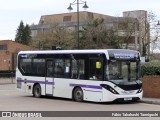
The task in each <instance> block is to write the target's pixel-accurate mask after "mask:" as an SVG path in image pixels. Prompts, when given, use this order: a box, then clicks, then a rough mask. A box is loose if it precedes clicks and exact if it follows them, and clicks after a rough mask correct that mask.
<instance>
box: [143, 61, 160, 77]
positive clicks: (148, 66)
mask: <svg viewBox="0 0 160 120" xmlns="http://www.w3.org/2000/svg"><path fill="white" fill-rule="evenodd" d="M141 75H142V77H143V76H144V75H160V62H149V63H142V65H141Z"/></svg>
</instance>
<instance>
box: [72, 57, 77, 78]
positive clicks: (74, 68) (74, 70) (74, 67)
mask: <svg viewBox="0 0 160 120" xmlns="http://www.w3.org/2000/svg"><path fill="white" fill-rule="evenodd" d="M77 75H78V61H77V60H75V59H74V60H72V75H71V78H72V79H76V78H77V77H78V76H77Z"/></svg>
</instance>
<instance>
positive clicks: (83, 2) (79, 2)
mask: <svg viewBox="0 0 160 120" xmlns="http://www.w3.org/2000/svg"><path fill="white" fill-rule="evenodd" d="M76 1H77V2H76ZM79 4H84V6H83V8H84V9H87V8H88V6H87V3H86V1H82V0H75V1H74V2H73V3H70V5H69V7H68V8H67V9H68V10H69V11H71V10H73V8H72V5H77V49H79Z"/></svg>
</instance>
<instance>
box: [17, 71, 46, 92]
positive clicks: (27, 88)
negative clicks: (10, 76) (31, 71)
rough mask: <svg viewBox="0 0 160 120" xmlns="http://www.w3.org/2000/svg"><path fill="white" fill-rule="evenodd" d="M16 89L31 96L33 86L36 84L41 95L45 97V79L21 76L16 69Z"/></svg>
mask: <svg viewBox="0 0 160 120" xmlns="http://www.w3.org/2000/svg"><path fill="white" fill-rule="evenodd" d="M16 83H17V86H16V88H17V89H18V90H21V91H23V92H26V93H30V94H32V91H33V86H34V84H36V83H38V84H40V86H41V92H42V93H41V94H42V95H45V78H44V77H32V76H23V75H22V74H21V73H20V71H19V70H18V69H17V72H16Z"/></svg>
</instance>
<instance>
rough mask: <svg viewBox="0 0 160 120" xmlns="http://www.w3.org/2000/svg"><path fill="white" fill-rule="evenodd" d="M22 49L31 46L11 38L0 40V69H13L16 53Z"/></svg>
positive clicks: (27, 48) (28, 48)
mask: <svg viewBox="0 0 160 120" xmlns="http://www.w3.org/2000/svg"><path fill="white" fill-rule="evenodd" d="M22 50H31V48H30V47H29V46H26V45H22V44H19V43H16V42H14V41H11V40H0V70H15V68H16V63H17V62H16V61H17V54H18V52H19V51H22Z"/></svg>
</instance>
